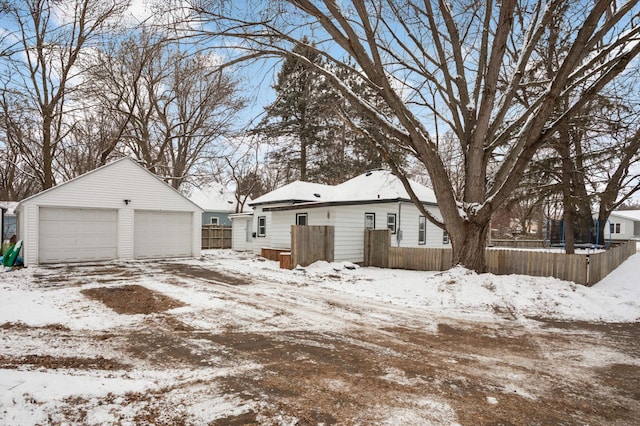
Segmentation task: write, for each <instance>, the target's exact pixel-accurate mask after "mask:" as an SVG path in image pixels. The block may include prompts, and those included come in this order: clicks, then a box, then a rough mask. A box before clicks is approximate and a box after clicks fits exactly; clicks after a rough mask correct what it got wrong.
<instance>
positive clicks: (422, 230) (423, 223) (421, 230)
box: [418, 216, 427, 245]
mask: <svg viewBox="0 0 640 426" xmlns="http://www.w3.org/2000/svg"><path fill="white" fill-rule="evenodd" d="M418 244H421V245H423V244H427V218H426V217H424V216H418Z"/></svg>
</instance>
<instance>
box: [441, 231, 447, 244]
mask: <svg viewBox="0 0 640 426" xmlns="http://www.w3.org/2000/svg"><path fill="white" fill-rule="evenodd" d="M442 244H449V234H447V231H442Z"/></svg>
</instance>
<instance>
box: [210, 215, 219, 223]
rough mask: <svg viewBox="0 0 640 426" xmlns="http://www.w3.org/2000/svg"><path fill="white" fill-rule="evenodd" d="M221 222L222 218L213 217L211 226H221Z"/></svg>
mask: <svg viewBox="0 0 640 426" xmlns="http://www.w3.org/2000/svg"><path fill="white" fill-rule="evenodd" d="M219 220H220V218H217V217H212V218H211V224H212V225H219V224H220V222H219Z"/></svg>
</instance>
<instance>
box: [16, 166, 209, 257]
mask: <svg viewBox="0 0 640 426" xmlns="http://www.w3.org/2000/svg"><path fill="white" fill-rule="evenodd" d="M16 214H17V217H18V226H17V229H18V238H19V239H21V240H23V241H24V246H23V259H24V262H25V265H36V264H41V263H65V262H88V261H104V260H115V259H119V260H128V259H164V258H170V257H196V256H199V255H200V253H201V249H200V244H201V240H200V233H201V217H202V209H200V207H198V206H197V205H196V204H194V203H193V202H191V201H190V200H189V199H187V198H186V197H184V196H183V195H182V194H180V193H179V192H177V191H176V190H174V189H173V188H171V187H170V186H169V185H167V184H166V183H164V182H163V181H162V180H160V179H159V178H158V177H156V176H155V175H153V174H152V173H150V172H149V171H148V170H146V169H144V168H143V167H141V166H139V165H138V164H137V163H136V162H135V161H133V160H132V159H130V158H123V159H120V160H117V161H114V162H113V163H110V164H107V165H106V166H103V167H100V168H98V169H95V170H93V171H91V172H89V173H86V174H84V175H82V176H79V177H77V178H75V179H72V180H70V181H68V182H65V183H63V184H61V185H58V186H56V187H54V188H51V189H48V190H46V191H43V192H41V193H39V194H36V195H34V196H32V197H30V198H27V199H25V200H23V201H22V202H20V203H19V204H18V206H17V207H16Z"/></svg>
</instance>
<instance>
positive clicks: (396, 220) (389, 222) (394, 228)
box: [387, 213, 398, 234]
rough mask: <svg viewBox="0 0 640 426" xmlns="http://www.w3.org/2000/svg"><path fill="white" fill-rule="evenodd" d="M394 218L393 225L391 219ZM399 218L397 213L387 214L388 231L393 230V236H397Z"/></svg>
mask: <svg viewBox="0 0 640 426" xmlns="http://www.w3.org/2000/svg"><path fill="white" fill-rule="evenodd" d="M391 218H393V223H391V221H389V219H391ZM397 224H398V216H397V215H396V214H395V213H387V229H390V230H391V233H392V234H395V233H396V231H397V230H398V226H397Z"/></svg>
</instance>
